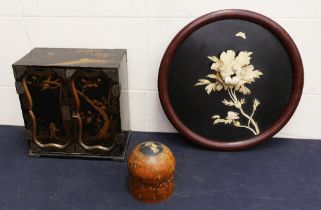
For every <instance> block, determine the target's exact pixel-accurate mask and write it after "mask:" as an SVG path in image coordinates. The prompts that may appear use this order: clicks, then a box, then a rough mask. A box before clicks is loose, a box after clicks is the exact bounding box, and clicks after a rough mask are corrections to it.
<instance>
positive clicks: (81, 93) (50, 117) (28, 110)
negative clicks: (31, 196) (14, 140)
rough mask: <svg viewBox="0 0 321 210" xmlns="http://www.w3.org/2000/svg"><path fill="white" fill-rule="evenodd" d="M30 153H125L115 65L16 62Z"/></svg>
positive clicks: (16, 73)
mask: <svg viewBox="0 0 321 210" xmlns="http://www.w3.org/2000/svg"><path fill="white" fill-rule="evenodd" d="M14 73H15V77H16V89H17V93H18V94H19V99H20V102H21V108H22V112H23V118H24V121H25V127H26V131H27V132H26V135H27V139H28V140H29V146H30V150H29V151H30V152H29V153H30V154H31V155H41V154H43V153H45V154H66V155H68V154H73V155H77V154H78V155H80V156H81V155H85V156H88V155H89V156H90V155H93V156H95V155H98V156H99V155H102V156H104V155H109V156H117V155H120V154H118V153H121V150H122V148H117V146H119V144H121V142H120V140H119V139H121V138H122V132H121V122H120V108H119V96H120V90H119V83H118V77H117V71H116V70H97V69H96V70H95V69H92V70H88V69H86V70H83V69H64V68H56V69H55V68H48V67H43V68H42V67H36V68H35V67H29V68H26V69H24V70H21V69H19V68H18V67H14Z"/></svg>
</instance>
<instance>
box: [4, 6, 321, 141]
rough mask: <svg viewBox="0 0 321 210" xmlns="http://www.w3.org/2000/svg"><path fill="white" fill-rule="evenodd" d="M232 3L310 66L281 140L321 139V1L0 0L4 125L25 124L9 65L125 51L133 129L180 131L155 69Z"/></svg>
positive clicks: (126, 91)
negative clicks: (272, 27) (288, 40)
mask: <svg viewBox="0 0 321 210" xmlns="http://www.w3.org/2000/svg"><path fill="white" fill-rule="evenodd" d="M229 8H240V9H248V10H253V11H256V12H259V13H262V14H264V15H266V16H269V17H271V18H272V19H274V20H275V21H277V22H278V23H279V24H280V25H282V26H283V27H284V28H285V29H286V30H287V31H288V32H289V34H290V35H291V36H292V38H293V39H294V40H295V42H296V44H297V46H298V48H299V50H300V52H301V55H302V59H303V63H304V67H305V87H304V91H303V97H302V100H301V103H300V105H299V107H298V109H297V111H296V113H295V115H294V117H293V118H292V119H291V121H290V122H289V123H288V124H287V125H286V127H285V128H284V129H283V130H282V131H281V132H280V133H279V134H278V136H280V137H293V138H311V139H321V123H320V118H321V85H320V84H321V69H320V64H319V61H320V59H321V1H319V0H310V1H302V0H283V1H276V0H271V1H257V0H231V1H229V0H224V1H222V0H220V1H218V0H198V1H192V0H190V1H188V0H185V1H184V0H181V1H178V0H159V1H153V0H135V1H133V0H0V29H1V33H0V67H1V69H0V96H1V103H0V110H1V111H0V124H10V125H22V124H23V121H22V114H21V111H20V105H19V102H18V96H17V95H16V92H15V88H14V78H13V73H12V69H11V64H12V63H13V62H14V61H16V60H17V59H19V58H20V57H22V56H23V55H24V54H26V53H27V52H28V51H29V50H31V49H32V48H33V47H75V48H76V47H79V48H80V47H81V48H126V49H127V50H128V69H129V88H128V90H122V91H123V92H124V93H128V94H129V96H130V102H129V106H130V116H129V117H130V126H131V129H132V130H135V131H159V132H175V129H174V128H173V127H172V126H171V125H170V123H169V122H168V120H167V118H166V117H165V116H164V113H163V111H162V109H161V106H160V102H159V99H158V93H157V74H158V67H159V63H160V60H161V58H162V55H163V52H164V50H165V49H166V47H167V45H168V44H169V42H170V40H171V39H172V38H173V37H174V35H175V34H176V33H177V32H178V31H179V30H180V29H181V28H182V27H183V26H184V25H186V24H187V23H188V22H190V21H192V20H193V19H195V18H196V17H198V16H201V15H203V14H205V13H208V12H211V11H215V10H219V9H229Z"/></svg>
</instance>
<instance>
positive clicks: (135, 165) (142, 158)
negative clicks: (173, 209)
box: [128, 142, 176, 203]
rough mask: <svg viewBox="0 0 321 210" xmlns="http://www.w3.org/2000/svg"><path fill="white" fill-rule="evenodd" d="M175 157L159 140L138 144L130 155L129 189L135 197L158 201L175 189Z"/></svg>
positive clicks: (143, 200)
mask: <svg viewBox="0 0 321 210" xmlns="http://www.w3.org/2000/svg"><path fill="white" fill-rule="evenodd" d="M175 164H176V161H175V157H174V155H173V153H172V152H171V151H170V149H169V148H168V147H166V146H165V145H163V144H160V143H158V142H144V143H141V144H139V145H138V146H136V147H135V148H134V149H133V151H132V153H131V154H130V155H129V157H128V170H129V173H130V179H129V189H130V192H131V193H132V195H133V196H134V198H135V199H137V200H139V201H142V202H146V203H157V202H160V201H163V200H165V199H167V198H168V197H169V196H170V195H171V194H172V193H173V191H174V187H175V184H174V172H175Z"/></svg>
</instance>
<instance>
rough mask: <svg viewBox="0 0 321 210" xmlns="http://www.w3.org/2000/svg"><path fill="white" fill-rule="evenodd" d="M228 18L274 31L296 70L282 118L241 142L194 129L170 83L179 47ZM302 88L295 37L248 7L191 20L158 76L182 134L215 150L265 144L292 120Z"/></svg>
mask: <svg viewBox="0 0 321 210" xmlns="http://www.w3.org/2000/svg"><path fill="white" fill-rule="evenodd" d="M226 19H238V20H245V21H249V22H252V23H255V24H257V25H260V26H262V27H263V28H265V29H267V30H268V31H269V32H271V33H272V34H273V35H274V36H275V37H276V38H277V39H278V40H279V41H280V42H281V43H282V45H283V47H284V49H285V50H286V52H287V54H288V57H289V59H290V62H291V67H292V71H293V73H292V75H293V83H292V92H291V94H290V97H289V100H288V103H287V104H286V106H285V109H284V110H283V112H282V113H281V115H280V116H279V117H278V119H277V120H276V121H275V122H274V123H273V124H272V126H270V127H269V128H268V129H266V130H265V131H264V132H262V133H260V134H259V135H255V136H253V137H250V138H247V139H242V140H241V141H232V142H231V141H229V142H226V141H225V142H224V141H222V140H221V139H212V138H207V137H204V136H202V135H199V134H198V133H196V132H194V131H192V130H191V129H190V128H189V127H188V126H186V124H185V123H184V122H183V121H182V120H181V119H180V118H179V117H178V115H177V113H176V112H175V110H174V108H173V105H172V103H171V100H170V97H169V82H168V80H169V79H168V75H169V69H170V65H171V63H172V61H173V58H174V56H175V53H176V51H177V49H178V48H179V47H180V46H181V45H182V44H183V43H184V41H185V40H186V39H187V38H188V37H189V36H190V35H191V34H192V33H194V32H195V31H196V30H198V29H200V28H202V27H204V26H206V25H207V24H210V23H213V22H216V21H220V20H226ZM302 89H303V65H302V61H301V57H300V54H299V51H298V49H297V47H296V45H295V43H294V42H293V40H292V38H291V37H290V36H289V34H288V33H287V32H286V31H285V30H284V29H283V28H282V27H281V26H280V25H278V24H277V23H276V22H274V21H273V20H271V19H269V18H267V17H265V16H263V15H261V14H258V13H255V12H251V11H247V10H236V9H231V10H221V11H217V12H213V13H209V14H206V15H204V16H202V17H200V18H197V19H196V20H194V21H192V22H191V23H189V24H188V25H187V26H185V27H184V28H183V29H182V30H181V31H180V32H179V33H178V34H177V35H176V36H175V38H174V39H173V40H172V41H171V43H170V44H169V46H168V48H167V49H166V51H165V54H164V56H163V59H162V61H161V64H160V68H159V75H158V91H159V97H160V101H161V105H162V107H163V109H164V112H165V114H166V115H167V117H168V119H169V120H170V122H171V123H172V124H173V126H174V127H175V128H176V129H177V130H178V131H179V132H180V133H181V134H182V135H184V136H185V137H187V138H188V139H189V140H191V141H193V142H195V143H197V144H199V145H202V146H205V147H207V148H209V149H214V150H225V151H234V150H242V149H247V148H249V147H252V146H255V145H257V144H259V143H262V142H263V141H266V140H268V139H270V138H271V137H272V136H273V135H275V134H276V133H277V132H278V131H279V130H280V129H281V128H282V127H283V126H284V125H285V124H286V123H287V122H288V120H289V119H290V118H291V116H292V115H293V113H294V111H295V109H296V107H297V105H298V103H299V101H300V98H301V95H302Z"/></svg>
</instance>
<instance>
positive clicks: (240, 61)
mask: <svg viewBox="0 0 321 210" xmlns="http://www.w3.org/2000/svg"><path fill="white" fill-rule="evenodd" d="M252 54H253V53H252V52H248V51H240V52H239V54H238V55H236V53H235V51H234V50H227V51H226V52H225V51H223V52H222V53H221V54H220V58H217V57H216V56H208V59H210V60H211V61H212V64H211V67H210V69H211V70H213V71H214V73H212V74H209V75H207V76H206V77H207V78H206V79H199V80H198V82H197V83H196V84H195V86H199V85H205V91H206V92H207V94H210V93H211V92H212V91H213V92H215V91H221V90H226V91H227V92H228V94H229V96H230V99H231V100H226V99H224V100H223V101H222V103H223V104H225V105H226V106H231V107H232V106H233V107H235V108H236V109H238V110H239V111H240V114H242V115H243V116H244V117H245V118H246V119H247V120H248V123H247V125H242V124H241V123H240V122H239V121H237V120H238V119H239V116H238V115H239V114H238V113H236V112H232V111H229V112H228V115H227V117H226V118H225V119H224V118H220V116H219V115H214V116H213V119H214V124H217V123H224V124H231V123H233V125H234V126H235V127H244V128H247V129H249V130H250V131H251V132H252V133H254V134H255V135H257V134H259V133H260V130H259V127H258V125H257V123H256V122H255V121H254V119H253V115H254V112H255V110H256V108H257V106H259V104H260V102H259V101H258V100H257V99H255V100H254V101H253V109H252V110H253V111H252V114H251V115H248V114H246V113H245V112H244V111H243V108H242V105H243V104H245V99H240V100H239V99H238V98H237V96H236V91H238V92H240V93H242V94H243V95H248V94H251V90H250V89H249V88H248V87H246V86H245V85H247V84H251V83H253V82H254V81H255V79H258V78H260V76H262V75H263V73H262V72H261V71H260V70H255V69H254V66H253V65H251V63H250V61H251V55H252ZM211 79H213V80H214V81H211Z"/></svg>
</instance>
